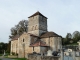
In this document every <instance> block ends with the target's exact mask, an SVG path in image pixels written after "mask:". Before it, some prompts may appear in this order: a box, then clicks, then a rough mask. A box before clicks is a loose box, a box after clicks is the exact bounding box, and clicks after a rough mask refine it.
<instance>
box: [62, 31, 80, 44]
mask: <svg viewBox="0 0 80 60" xmlns="http://www.w3.org/2000/svg"><path fill="white" fill-rule="evenodd" d="M79 40H80V32H79V31H74V32H73V34H71V33H67V35H66V37H64V38H63V39H62V43H63V45H68V44H69V45H70V44H75V43H77V41H79Z"/></svg>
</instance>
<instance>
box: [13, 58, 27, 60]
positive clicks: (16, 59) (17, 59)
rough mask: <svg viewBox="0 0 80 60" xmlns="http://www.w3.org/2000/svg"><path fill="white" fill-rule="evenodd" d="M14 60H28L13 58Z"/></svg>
mask: <svg viewBox="0 0 80 60" xmlns="http://www.w3.org/2000/svg"><path fill="white" fill-rule="evenodd" d="M13 59H14V60H27V59H26V58H13Z"/></svg>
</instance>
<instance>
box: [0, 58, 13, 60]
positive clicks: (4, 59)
mask: <svg viewBox="0 0 80 60" xmlns="http://www.w3.org/2000/svg"><path fill="white" fill-rule="evenodd" d="M1 59H2V60H14V59H9V58H1Z"/></svg>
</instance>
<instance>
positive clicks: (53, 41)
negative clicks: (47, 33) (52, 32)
mask: <svg viewBox="0 0 80 60" xmlns="http://www.w3.org/2000/svg"><path fill="white" fill-rule="evenodd" d="M42 41H44V42H45V43H46V44H47V45H48V46H50V48H51V50H52V51H58V49H61V47H62V42H61V37H49V38H42Z"/></svg>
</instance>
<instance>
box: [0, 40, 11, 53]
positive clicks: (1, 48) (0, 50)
mask: <svg viewBox="0 0 80 60" xmlns="http://www.w3.org/2000/svg"><path fill="white" fill-rule="evenodd" d="M10 44H11V43H10V41H9V43H3V42H0V54H3V53H4V50H5V52H6V53H10Z"/></svg>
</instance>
